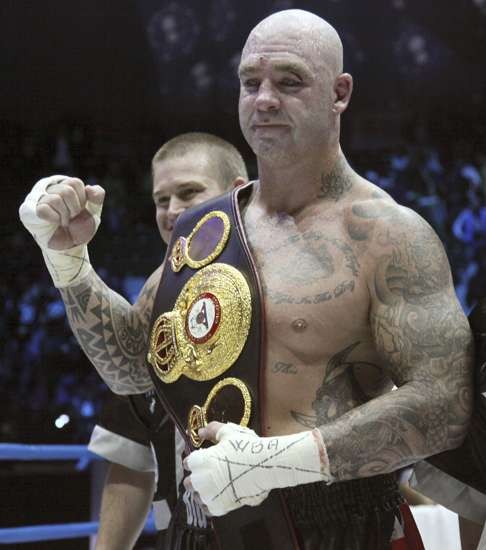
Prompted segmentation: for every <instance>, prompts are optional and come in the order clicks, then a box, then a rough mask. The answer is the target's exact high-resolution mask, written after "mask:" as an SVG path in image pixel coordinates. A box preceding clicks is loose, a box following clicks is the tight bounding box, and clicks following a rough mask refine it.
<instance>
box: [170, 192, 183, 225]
mask: <svg viewBox="0 0 486 550" xmlns="http://www.w3.org/2000/svg"><path fill="white" fill-rule="evenodd" d="M182 212H184V205H183V204H182V202H181V201H180V200H179V199H178V198H177V197H174V196H172V197H171V198H170V201H169V208H168V209H167V217H168V219H169V220H170V221H171V222H175V221H176V219H177V217H178V216H179V214H181V213H182Z"/></svg>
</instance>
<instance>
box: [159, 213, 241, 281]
mask: <svg viewBox="0 0 486 550" xmlns="http://www.w3.org/2000/svg"><path fill="white" fill-rule="evenodd" d="M230 227H231V224H230V220H229V218H228V216H227V215H226V214H225V213H224V212H222V211H221V210H213V211H212V212H208V213H207V214H206V215H205V216H203V217H202V218H201V219H200V220H199V221H198V222H197V224H196V226H195V227H194V229H193V230H192V231H191V233H190V235H189V236H188V237H187V238H186V237H179V238H178V239H177V241H176V242H175V243H174V246H173V247H172V251H171V255H170V265H171V267H172V270H173V271H175V272H178V271H180V270H181V269H182V267H183V266H184V265H188V266H189V267H192V268H193V269H199V268H201V267H204V266H206V265H208V264H210V263H211V262H212V261H213V260H215V259H216V258H217V257H218V256H219V255H220V254H221V252H222V251H223V249H224V247H225V246H226V243H227V242H228V237H229V234H230Z"/></svg>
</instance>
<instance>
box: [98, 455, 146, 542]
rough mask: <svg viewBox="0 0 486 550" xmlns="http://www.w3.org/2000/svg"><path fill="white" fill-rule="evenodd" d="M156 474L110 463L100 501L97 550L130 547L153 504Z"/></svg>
mask: <svg viewBox="0 0 486 550" xmlns="http://www.w3.org/2000/svg"><path fill="white" fill-rule="evenodd" d="M154 489H155V474H154V473H153V472H139V471H136V470H131V469H130V468H126V467H125V466H122V465H121V464H114V463H112V464H110V467H109V470H108V473H107V477H106V482H105V487H104V489H103V499H102V501H101V512H100V527H99V531H98V537H97V539H96V550H119V549H122V548H123V549H128V548H133V545H134V544H135V542H136V541H137V538H138V537H139V535H140V533H141V531H142V529H143V526H144V524H145V520H146V518H147V514H148V511H149V508H150V504H151V502H152V498H153V495H154Z"/></svg>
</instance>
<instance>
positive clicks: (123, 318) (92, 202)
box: [19, 176, 162, 393]
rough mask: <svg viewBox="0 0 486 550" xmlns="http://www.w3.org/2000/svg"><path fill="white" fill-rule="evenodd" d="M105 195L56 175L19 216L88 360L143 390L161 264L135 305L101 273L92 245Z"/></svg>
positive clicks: (121, 389) (120, 385)
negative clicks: (96, 268)
mask: <svg viewBox="0 0 486 550" xmlns="http://www.w3.org/2000/svg"><path fill="white" fill-rule="evenodd" d="M104 195H105V193H104V190H103V189H102V188H101V187H99V186H85V185H84V183H83V182H82V181H81V180H79V179H76V178H67V177H66V176H52V177H50V178H44V179H42V180H40V181H38V182H37V183H36V184H35V185H34V187H33V189H32V191H31V192H30V193H29V195H27V197H26V199H25V201H24V202H23V204H22V205H21V207H20V211H19V214H20V218H21V220H22V222H23V224H24V225H25V227H26V228H27V230H28V231H29V232H30V233H31V234H32V235H33V237H34V239H35V240H36V242H37V244H38V245H39V246H40V248H41V250H42V254H43V256H44V259H45V261H46V266H47V268H48V270H49V272H50V274H51V277H52V279H53V281H54V284H55V286H56V287H57V288H59V290H60V292H61V296H62V298H63V300H64V303H65V305H66V311H67V315H68V319H69V323H70V325H71V328H72V330H73V332H74V335H75V337H76V339H77V340H78V342H79V344H80V345H81V347H82V348H83V350H84V352H85V353H86V355H87V357H88V359H89V360H90V361H91V362H92V363H93V365H94V366H95V367H96V369H97V370H98V372H99V374H100V375H101V377H102V378H103V379H104V381H105V382H106V383H107V384H108V385H109V386H110V388H111V389H112V390H113V391H114V392H115V393H141V392H143V391H145V390H147V389H149V388H150V387H151V386H152V382H151V379H150V375H149V373H148V370H147V368H146V366H145V346H146V342H147V339H148V330H149V323H150V315H151V312H152V305H153V300H154V296H155V291H156V287H157V282H158V279H159V278H160V274H161V269H162V268H160V269H159V270H157V271H156V272H155V273H154V274H153V275H152V277H150V279H149V280H148V281H147V283H146V284H145V286H144V288H143V290H142V292H141V295H140V297H139V299H138V300H137V303H136V304H135V305H134V306H131V305H130V304H129V303H128V302H127V301H126V300H125V299H124V298H122V297H121V296H119V295H118V294H117V293H116V292H114V291H112V290H111V289H110V288H109V287H108V286H107V285H106V284H105V283H104V282H103V281H102V280H101V279H100V278H99V277H98V276H97V275H96V273H95V272H94V270H93V268H92V267H91V264H90V262H89V256H88V249H87V243H89V241H90V240H91V239H92V238H93V236H94V235H95V233H96V230H97V228H98V224H99V221H100V214H101V208H102V204H103V200H104Z"/></svg>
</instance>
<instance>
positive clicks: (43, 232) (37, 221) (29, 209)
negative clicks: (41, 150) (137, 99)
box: [19, 175, 102, 288]
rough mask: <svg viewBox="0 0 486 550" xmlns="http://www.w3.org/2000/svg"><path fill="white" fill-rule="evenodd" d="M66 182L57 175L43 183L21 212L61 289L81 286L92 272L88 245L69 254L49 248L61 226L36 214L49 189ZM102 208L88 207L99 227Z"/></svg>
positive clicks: (37, 186)
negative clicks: (40, 201) (79, 284)
mask: <svg viewBox="0 0 486 550" xmlns="http://www.w3.org/2000/svg"><path fill="white" fill-rule="evenodd" d="M66 178H67V176H59V175H57V176H50V177H48V178H43V179H41V180H39V181H38V182H37V183H36V184H35V185H34V187H33V188H32V191H31V192H30V193H29V194H28V195H27V197H25V200H24V202H23V203H22V204H21V206H20V208H19V215H20V220H21V221H22V223H23V224H24V226H25V228H26V229H27V230H28V231H29V233H31V234H32V236H33V237H34V239H35V241H36V242H37V244H38V245H39V246H40V248H41V250H42V254H43V256H44V260H45V262H46V266H47V269H48V270H49V273H50V275H51V277H52V280H53V281H54V285H55V286H56V287H57V288H62V287H66V286H69V285H72V284H76V283H78V282H79V281H80V280H81V279H82V278H84V277H85V276H86V275H87V274H88V273H89V271H90V270H91V264H90V262H89V256H88V248H87V246H86V245H85V244H82V245H79V246H74V247H72V248H69V249H67V250H52V249H51V248H49V241H50V239H51V237H52V236H53V235H54V233H55V232H56V230H57V229H58V227H59V225H58V224H55V223H50V222H47V221H45V220H42V219H41V218H39V217H38V216H37V214H36V208H37V203H38V202H39V199H40V198H41V197H42V196H43V195H44V194H45V193H46V190H47V188H48V187H49V186H50V185H53V184H55V183H59V182H60V181H62V180H63V179H66ZM101 208H102V207H101V205H97V204H93V203H92V202H89V201H88V202H87V203H86V209H87V210H88V211H89V212H90V213H91V214H92V216H93V219H94V221H95V224H96V227H98V225H99V223H100V214H101Z"/></svg>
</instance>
